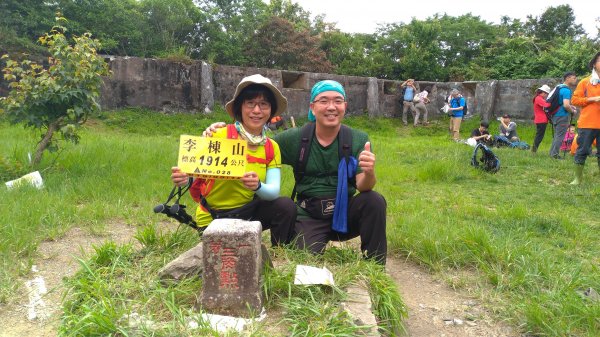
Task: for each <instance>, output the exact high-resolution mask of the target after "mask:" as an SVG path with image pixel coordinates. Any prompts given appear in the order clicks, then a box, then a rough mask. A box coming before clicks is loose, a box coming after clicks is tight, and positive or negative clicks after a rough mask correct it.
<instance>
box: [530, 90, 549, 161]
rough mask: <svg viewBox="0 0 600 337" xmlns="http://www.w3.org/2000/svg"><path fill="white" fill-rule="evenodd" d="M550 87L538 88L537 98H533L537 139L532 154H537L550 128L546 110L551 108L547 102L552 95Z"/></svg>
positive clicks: (534, 141)
mask: <svg viewBox="0 0 600 337" xmlns="http://www.w3.org/2000/svg"><path fill="white" fill-rule="evenodd" d="M550 90H552V89H550V87H549V86H548V85H546V84H544V85H542V86H541V87H539V88H537V90H536V91H535V97H534V98H533V123H535V137H534V138H533V146H532V147H531V152H533V153H536V152H537V149H538V147H539V146H540V144H541V143H542V140H543V139H544V135H545V134H546V127H547V126H548V117H547V116H546V112H545V111H544V108H547V107H549V106H550V103H548V102H546V98H547V97H548V94H549V93H550Z"/></svg>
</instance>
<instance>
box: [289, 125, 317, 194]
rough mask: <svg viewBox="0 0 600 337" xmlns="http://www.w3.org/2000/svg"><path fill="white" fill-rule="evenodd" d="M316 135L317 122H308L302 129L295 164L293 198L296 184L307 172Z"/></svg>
mask: <svg viewBox="0 0 600 337" xmlns="http://www.w3.org/2000/svg"><path fill="white" fill-rule="evenodd" d="M314 135H315V123H307V124H306V125H304V126H303V127H302V129H300V149H298V161H297V162H296V165H295V166H294V189H293V190H292V200H295V199H296V185H298V182H299V181H300V180H302V177H304V173H306V162H307V160H308V155H309V154H310V144H311V143H312V139H313V137H314Z"/></svg>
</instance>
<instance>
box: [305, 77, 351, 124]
mask: <svg viewBox="0 0 600 337" xmlns="http://www.w3.org/2000/svg"><path fill="white" fill-rule="evenodd" d="M325 91H337V92H339V93H340V94H342V95H343V96H344V99H346V92H345V91H344V87H343V86H342V85H341V84H340V83H339V82H336V81H332V80H324V81H320V82H317V83H316V84H315V85H314V86H313V87H312V90H311V91H310V102H311V103H312V102H313V101H314V100H315V97H317V95H319V94H320V93H322V92H325ZM308 120H309V121H311V122H314V121H315V120H316V119H315V115H314V114H313V112H312V109H310V108H308Z"/></svg>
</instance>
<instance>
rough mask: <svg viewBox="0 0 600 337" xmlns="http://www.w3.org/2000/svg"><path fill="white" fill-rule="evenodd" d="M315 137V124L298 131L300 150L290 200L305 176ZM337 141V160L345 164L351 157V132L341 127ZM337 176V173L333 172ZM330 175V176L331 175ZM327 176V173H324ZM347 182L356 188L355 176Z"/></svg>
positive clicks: (347, 128) (344, 126) (293, 197)
mask: <svg viewBox="0 0 600 337" xmlns="http://www.w3.org/2000/svg"><path fill="white" fill-rule="evenodd" d="M314 135H315V123H314V122H313V123H307V124H306V125H304V126H303V127H302V129H301V130H300V149H299V150H298V161H296V165H295V166H294V189H293V190H292V195H291V198H292V200H295V198H296V185H297V184H298V182H299V181H300V180H302V178H303V177H304V175H305V174H306V164H307V162H308V156H309V154H310V147H311V143H312V139H313V138H314ZM337 140H338V158H340V160H341V159H342V158H344V160H346V163H348V160H349V158H350V156H351V155H352V131H351V130H350V128H349V127H348V126H346V125H344V124H342V125H341V128H340V131H339V132H338V135H337ZM333 173H335V175H337V171H336V172H333ZM333 173H332V174H333ZM325 175H327V173H325ZM348 182H349V183H350V184H351V185H352V186H354V187H356V176H353V177H352V178H350V179H348Z"/></svg>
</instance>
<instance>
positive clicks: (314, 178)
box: [273, 80, 387, 264]
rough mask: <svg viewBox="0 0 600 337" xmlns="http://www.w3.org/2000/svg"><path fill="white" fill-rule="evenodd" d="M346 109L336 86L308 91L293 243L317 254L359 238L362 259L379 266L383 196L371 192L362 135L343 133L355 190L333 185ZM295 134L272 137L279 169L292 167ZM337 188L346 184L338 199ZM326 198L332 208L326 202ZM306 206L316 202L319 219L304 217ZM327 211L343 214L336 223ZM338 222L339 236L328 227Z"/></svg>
mask: <svg viewBox="0 0 600 337" xmlns="http://www.w3.org/2000/svg"><path fill="white" fill-rule="evenodd" d="M347 106H348V102H346V93H345V91H344V88H343V87H342V85H341V84H340V83H338V82H335V81H330V80H326V81H321V82H318V83H316V84H315V85H314V87H313V88H312V91H311V102H310V110H309V114H308V117H309V120H311V121H314V123H315V126H314V127H315V131H314V135H313V138H312V141H310V146H311V148H310V150H309V151H308V153H309V156H308V158H307V160H306V169H305V174H304V176H303V177H301V179H300V180H299V181H297V182H296V190H297V192H298V197H297V205H298V217H297V218H296V226H295V230H296V235H297V236H298V240H297V244H298V246H299V248H305V249H309V250H310V251H312V252H314V253H322V252H323V251H324V249H325V246H326V245H327V242H329V241H331V240H334V241H346V240H349V239H352V238H355V237H357V236H360V238H361V250H362V251H363V254H364V255H365V256H366V257H367V258H373V259H375V260H376V261H378V262H379V263H382V264H385V258H386V253H387V241H386V207H387V206H386V201H385V199H384V198H383V196H382V195H381V194H379V193H377V192H375V191H373V187H374V186H375V183H376V178H375V154H374V153H373V152H371V143H370V142H369V137H368V135H367V134H366V133H364V132H362V131H359V130H353V129H350V128H348V129H349V130H350V132H351V137H352V142H351V143H352V149H351V156H352V157H353V159H355V168H356V175H355V182H356V185H355V186H352V180H351V181H350V183H349V182H348V181H347V180H346V181H345V182H344V181H343V180H341V181H339V184H338V173H339V171H340V170H341V168H343V165H344V164H342V165H340V161H341V160H345V159H344V158H339V157H340V155H339V153H338V152H339V151H338V142H340V141H342V140H341V138H340V137H338V134H339V133H340V130H341V128H342V121H343V119H344V115H345V113H346V108H347ZM301 130H302V129H300V128H292V129H289V130H287V131H284V132H282V133H279V134H277V135H276V136H275V137H274V138H273V139H274V140H275V141H276V142H277V143H278V144H279V147H280V149H281V161H282V163H283V164H287V165H291V166H292V167H296V165H297V162H298V158H299V149H300V146H301V143H302V141H301V137H302V135H301ZM342 184H347V189H342V191H347V192H346V193H344V194H345V195H340V192H339V190H340V187H341V185H342ZM357 191H358V192H359V193H358V194H356V192H357ZM336 192H337V193H336ZM336 194H337V196H336ZM332 199H333V200H334V201H333V202H334V203H335V205H332V203H331V202H330V201H331V200H332ZM341 199H344V200H341ZM309 203H313V206H314V204H315V203H316V204H317V208H320V210H321V212H318V213H321V214H314V212H313V214H312V215H311V214H309V212H308V211H307V209H308V210H310V207H309V205H308V204H309ZM318 206H321V207H318ZM328 207H331V208H333V209H335V208H340V210H343V211H344V213H345V215H340V216H338V217H337V219H336V217H335V216H334V217H327V215H328V214H330V213H331V212H327V208H328ZM313 209H314V207H313ZM346 212H347V213H346ZM323 213H325V214H323ZM331 215H334V214H331ZM339 218H343V219H342V221H346V224H345V225H346V226H345V227H344V225H342V226H341V227H342V229H341V231H340V226H336V224H334V222H335V221H337V220H339ZM332 226H333V227H334V228H335V227H337V229H334V228H332Z"/></svg>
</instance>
